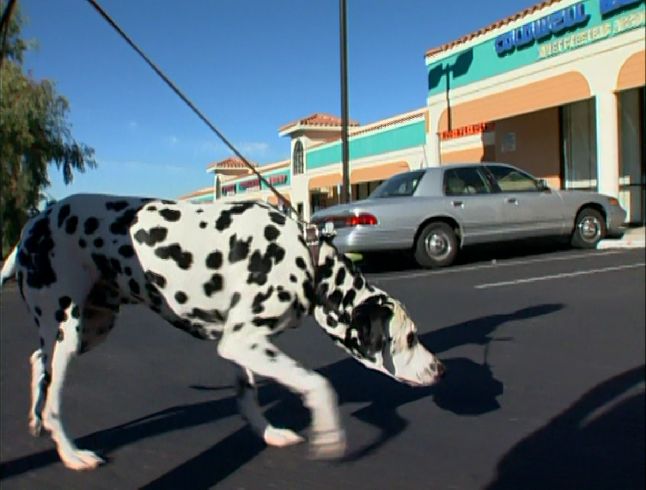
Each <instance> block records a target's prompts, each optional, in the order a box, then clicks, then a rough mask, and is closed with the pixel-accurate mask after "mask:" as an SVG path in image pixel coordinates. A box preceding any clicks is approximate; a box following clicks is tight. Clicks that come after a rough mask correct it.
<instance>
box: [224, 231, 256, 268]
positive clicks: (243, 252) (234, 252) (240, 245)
mask: <svg viewBox="0 0 646 490" xmlns="http://www.w3.org/2000/svg"><path fill="white" fill-rule="evenodd" d="M251 240H252V238H251V237H249V238H248V239H247V240H238V237H237V235H236V234H235V233H234V234H233V235H231V237H230V238H229V262H230V263H232V264H233V263H235V262H239V261H241V260H245V259H246V258H247V256H248V255H249V247H250V246H251Z"/></svg>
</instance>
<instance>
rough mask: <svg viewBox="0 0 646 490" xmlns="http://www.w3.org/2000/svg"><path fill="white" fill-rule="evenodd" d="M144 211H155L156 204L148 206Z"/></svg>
mask: <svg viewBox="0 0 646 490" xmlns="http://www.w3.org/2000/svg"><path fill="white" fill-rule="evenodd" d="M146 211H157V206H148V207H147V208H146Z"/></svg>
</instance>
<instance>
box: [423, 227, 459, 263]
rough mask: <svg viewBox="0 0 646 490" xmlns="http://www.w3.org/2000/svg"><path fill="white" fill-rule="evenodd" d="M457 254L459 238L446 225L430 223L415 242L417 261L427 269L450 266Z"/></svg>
mask: <svg viewBox="0 0 646 490" xmlns="http://www.w3.org/2000/svg"><path fill="white" fill-rule="evenodd" d="M457 254H458V238H457V236H456V235H455V231H453V228H451V226H449V225H448V224H446V223H442V222H435V223H429V224H428V225H426V226H425V227H424V228H423V229H422V232H421V233H420V235H419V237H418V238H417V242H415V260H416V261H417V263H418V264H419V265H420V266H422V267H425V268H427V269H430V268H433V267H446V266H449V265H451V264H452V263H453V261H454V260H455V257H456V256H457Z"/></svg>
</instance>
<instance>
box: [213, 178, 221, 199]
mask: <svg viewBox="0 0 646 490" xmlns="http://www.w3.org/2000/svg"><path fill="white" fill-rule="evenodd" d="M218 199H220V178H219V174H218V173H217V172H213V202H216V201H217V200H218Z"/></svg>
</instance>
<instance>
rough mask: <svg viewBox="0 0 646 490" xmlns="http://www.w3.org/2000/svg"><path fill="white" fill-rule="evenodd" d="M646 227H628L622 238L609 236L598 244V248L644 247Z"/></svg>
mask: <svg viewBox="0 0 646 490" xmlns="http://www.w3.org/2000/svg"><path fill="white" fill-rule="evenodd" d="M644 235H645V228H644V227H643V226H641V227H639V228H628V229H627V230H626V233H624V236H622V237H621V238H607V239H605V240H601V241H600V242H599V243H598V244H597V248H598V249H608V248H644Z"/></svg>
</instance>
